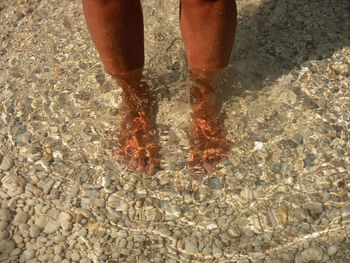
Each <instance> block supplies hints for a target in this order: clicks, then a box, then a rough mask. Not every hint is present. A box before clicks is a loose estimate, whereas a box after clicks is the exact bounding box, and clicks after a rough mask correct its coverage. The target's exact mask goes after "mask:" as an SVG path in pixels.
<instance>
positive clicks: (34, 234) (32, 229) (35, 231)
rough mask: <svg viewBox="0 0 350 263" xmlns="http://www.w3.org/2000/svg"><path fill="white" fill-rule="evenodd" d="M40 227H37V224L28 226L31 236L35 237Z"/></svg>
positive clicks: (38, 233)
mask: <svg viewBox="0 0 350 263" xmlns="http://www.w3.org/2000/svg"><path fill="white" fill-rule="evenodd" d="M40 232H41V231H40V228H39V227H37V226H31V227H30V228H29V235H30V236H31V237H32V238H36V237H38V236H39V235H40Z"/></svg>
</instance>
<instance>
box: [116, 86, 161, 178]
mask: <svg viewBox="0 0 350 263" xmlns="http://www.w3.org/2000/svg"><path fill="white" fill-rule="evenodd" d="M120 114H121V118H122V121H121V124H120V127H119V131H118V134H117V145H118V147H117V149H115V151H114V158H115V160H116V161H117V162H118V163H120V164H123V165H125V166H127V167H128V168H129V169H130V170H133V171H137V172H140V173H144V174H147V175H153V174H155V173H156V171H157V168H158V167H159V162H160V158H159V147H158V145H157V142H156V133H157V132H156V128H155V122H154V119H153V115H152V102H151V98H150V94H149V88H148V86H147V84H145V83H144V82H137V85H136V84H135V83H134V84H133V85H124V86H123V101H122V106H121V108H120Z"/></svg>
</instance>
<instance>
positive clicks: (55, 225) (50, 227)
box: [44, 221, 60, 234]
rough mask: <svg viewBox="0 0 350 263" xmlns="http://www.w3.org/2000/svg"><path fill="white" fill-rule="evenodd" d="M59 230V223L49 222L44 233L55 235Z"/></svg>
mask: <svg viewBox="0 0 350 263" xmlns="http://www.w3.org/2000/svg"><path fill="white" fill-rule="evenodd" d="M59 228H60V223H59V221H49V222H48V223H47V224H46V226H45V228H44V233H46V234H52V233H55V232H56V231H57V230H58V229H59Z"/></svg>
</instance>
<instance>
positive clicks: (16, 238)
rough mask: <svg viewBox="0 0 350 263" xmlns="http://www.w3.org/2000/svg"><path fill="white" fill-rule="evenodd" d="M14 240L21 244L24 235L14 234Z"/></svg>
mask: <svg viewBox="0 0 350 263" xmlns="http://www.w3.org/2000/svg"><path fill="white" fill-rule="evenodd" d="M13 240H14V241H15V242H16V243H17V244H20V243H22V242H23V237H22V236H20V235H18V234H14V235H13Z"/></svg>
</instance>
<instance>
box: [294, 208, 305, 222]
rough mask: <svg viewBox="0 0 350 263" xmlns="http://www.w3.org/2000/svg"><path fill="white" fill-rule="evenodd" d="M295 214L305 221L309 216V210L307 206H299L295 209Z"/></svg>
mask: <svg viewBox="0 0 350 263" xmlns="http://www.w3.org/2000/svg"><path fill="white" fill-rule="evenodd" d="M294 215H295V217H296V218H297V219H298V220H300V221H304V220H305V219H306V217H307V211H306V209H305V208H302V207H298V208H295V209H294Z"/></svg>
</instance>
